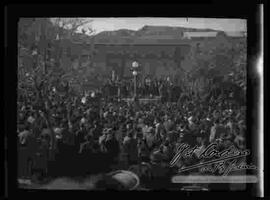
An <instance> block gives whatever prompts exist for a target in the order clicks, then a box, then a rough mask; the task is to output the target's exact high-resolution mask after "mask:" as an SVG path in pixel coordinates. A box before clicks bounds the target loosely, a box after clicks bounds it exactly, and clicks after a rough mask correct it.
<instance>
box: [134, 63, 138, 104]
mask: <svg viewBox="0 0 270 200" xmlns="http://www.w3.org/2000/svg"><path fill="white" fill-rule="evenodd" d="M138 67H139V63H138V62H136V61H134V62H133V63H132V75H133V77H134V101H135V100H136V97H137V75H138Z"/></svg>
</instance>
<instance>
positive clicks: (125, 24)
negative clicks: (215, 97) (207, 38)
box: [85, 17, 247, 33]
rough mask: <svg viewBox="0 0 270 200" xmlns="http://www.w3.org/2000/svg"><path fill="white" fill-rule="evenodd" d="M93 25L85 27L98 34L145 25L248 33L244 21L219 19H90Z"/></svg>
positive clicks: (135, 28) (136, 28)
mask: <svg viewBox="0 0 270 200" xmlns="http://www.w3.org/2000/svg"><path fill="white" fill-rule="evenodd" d="M90 19H92V20H93V22H92V23H90V24H88V25H85V26H90V27H92V28H93V29H94V30H95V31H96V33H100V32H102V31H113V30H118V29H131V30H138V29H140V28H142V27H143V26H145V25H152V26H181V27H188V28H211V29H215V30H221V31H246V29H247V25H246V20H244V19H222V18H220V19H218V18H149V17H146V18H144V17H137V18H90Z"/></svg>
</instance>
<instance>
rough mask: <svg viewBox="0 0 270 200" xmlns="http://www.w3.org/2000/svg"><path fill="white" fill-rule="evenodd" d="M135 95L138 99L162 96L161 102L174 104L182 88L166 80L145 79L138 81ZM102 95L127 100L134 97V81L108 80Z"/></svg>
mask: <svg viewBox="0 0 270 200" xmlns="http://www.w3.org/2000/svg"><path fill="white" fill-rule="evenodd" d="M136 88H137V90H136V91H137V92H136V95H137V96H138V97H139V98H153V97H157V96H162V97H163V98H162V101H164V102H165V101H173V102H176V101H177V100H178V99H179V97H180V94H181V91H182V88H181V87H179V86H178V85H176V84H173V82H172V81H171V80H170V79H169V78H168V77H165V78H159V79H158V78H154V79H151V78H149V77H146V78H145V79H144V80H143V81H138V83H137V85H136ZM101 90H102V93H103V94H104V96H106V97H110V96H120V97H121V98H128V97H132V96H134V79H128V80H115V81H112V80H111V79H109V80H108V81H106V82H105V83H104V85H103V86H102V89H101Z"/></svg>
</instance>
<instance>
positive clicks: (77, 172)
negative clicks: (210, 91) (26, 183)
mask: <svg viewBox="0 0 270 200" xmlns="http://www.w3.org/2000/svg"><path fill="white" fill-rule="evenodd" d="M152 85H155V84H152ZM152 85H150V86H152ZM147 86H148V85H145V86H144V88H147ZM153 88H156V89H157V88H158V87H152V90H151V92H146V93H150V94H151V95H156V94H155V93H154V91H156V89H153ZM152 91H153V93H152ZM138 92H139V93H143V90H141V89H140V88H139V89H138ZM157 93H158V92H157ZM108 96H109V93H108ZM17 109H18V111H17V112H18V121H17V128H18V129H17V133H18V154H19V155H18V158H19V163H18V166H19V168H18V170H19V171H18V177H20V178H31V179H32V181H33V182H42V181H44V180H48V179H53V178H57V177H66V176H68V177H74V178H78V179H80V177H81V178H83V177H85V176H87V175H91V174H105V173H108V172H111V171H114V170H119V169H122V170H130V171H133V172H134V173H136V174H137V175H138V177H139V178H140V185H141V187H142V188H150V189H157V188H163V187H164V184H167V186H168V187H169V185H170V177H171V175H173V174H176V173H177V169H178V168H177V167H179V166H185V165H190V164H191V163H192V162H195V161H196V157H194V159H193V160H189V159H184V160H181V162H180V163H179V164H178V165H177V166H175V167H170V165H169V163H170V161H171V160H172V158H173V156H174V155H175V153H176V151H177V148H178V146H179V145H180V144H182V143H187V144H189V145H190V146H194V145H197V146H199V147H200V148H201V149H204V148H205V147H206V146H207V145H208V144H209V143H210V142H213V141H217V142H218V143H220V144H222V145H223V146H225V147H226V146H228V145H231V144H234V145H235V146H236V147H238V148H240V149H243V148H244V147H245V133H246V124H245V116H246V113H245V112H246V107H245V106H244V105H241V104H239V103H237V102H236V101H234V100H232V99H228V98H226V97H225V96H222V95H220V96H219V98H213V96H210V97H209V98H207V99H202V98H199V97H197V96H192V95H187V94H186V95H184V94H181V95H180V94H179V96H178V98H177V101H170V99H167V100H166V101H165V100H164V101H162V102H154V103H150V102H149V103H144V104H139V103H138V102H130V101H128V102H127V101H123V100H119V99H110V100H108V99H106V98H105V99H104V98H101V96H99V95H97V94H94V93H93V94H89V95H85V94H82V95H74V94H72V95H71V94H69V93H66V94H63V93H60V92H58V91H57V90H56V89H55V88H53V87H50V86H48V85H46V84H43V85H42V84H41V85H39V86H38V87H37V88H36V89H35V90H33V91H32V92H29V91H28V92H25V93H23V94H22V93H21V94H19V97H18V106H17ZM197 171H198V169H195V172H197ZM188 173H191V172H188ZM100 187H102V186H100ZM103 187H105V186H103Z"/></svg>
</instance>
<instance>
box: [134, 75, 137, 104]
mask: <svg viewBox="0 0 270 200" xmlns="http://www.w3.org/2000/svg"><path fill="white" fill-rule="evenodd" d="M136 79H137V78H136V75H134V99H136V96H137V91H136V90H137V83H136V82H137V80H136Z"/></svg>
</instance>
